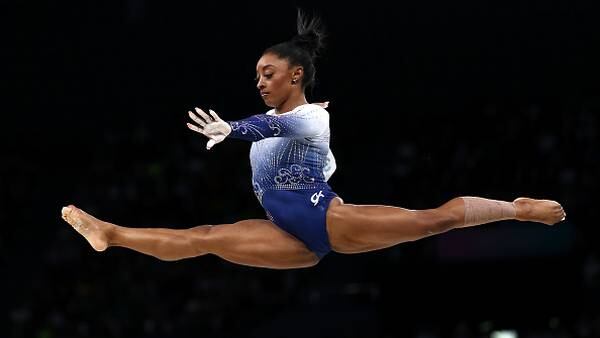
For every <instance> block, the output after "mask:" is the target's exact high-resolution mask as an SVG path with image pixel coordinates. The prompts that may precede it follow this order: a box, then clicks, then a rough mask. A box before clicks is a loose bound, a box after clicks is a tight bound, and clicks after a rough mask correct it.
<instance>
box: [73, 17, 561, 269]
mask: <svg viewBox="0 0 600 338" xmlns="http://www.w3.org/2000/svg"><path fill="white" fill-rule="evenodd" d="M297 28H298V29H297V30H298V34H297V35H296V36H294V37H293V38H292V39H290V40H289V41H285V42H282V43H279V44H276V45H274V46H271V47H269V48H267V49H266V50H265V51H264V53H263V54H262V55H261V57H260V59H259V60H258V62H257V64H256V76H257V78H256V80H257V88H258V91H259V93H260V96H261V98H262V99H263V100H264V102H265V104H266V105H267V106H268V107H270V108H272V109H270V110H269V111H267V112H266V113H264V114H258V115H254V116H251V117H248V118H246V119H243V120H239V121H224V120H222V119H221V117H219V116H218V115H217V113H215V112H214V111H212V110H209V111H208V113H206V112H204V111H203V110H201V109H199V108H195V112H192V111H190V112H188V113H189V116H190V118H191V120H190V123H188V124H187V126H188V128H189V129H191V130H193V131H195V132H198V133H200V134H202V135H204V136H206V137H207V138H208V141H207V145H206V148H207V149H211V148H212V147H213V146H215V145H216V144H219V143H221V142H223V141H224V140H227V139H230V138H236V139H241V140H245V141H250V142H252V146H251V148H250V162H251V167H252V187H253V189H254V192H255V194H256V197H257V198H258V201H259V202H260V204H261V205H262V207H263V208H264V210H265V212H266V219H248V220H241V221H239V222H236V223H232V224H215V225H200V226H195V227H192V228H189V229H167V228H130V227H123V226H119V225H116V224H112V223H109V222H104V221H102V220H99V219H97V218H95V217H94V216H92V215H90V214H88V213H86V212H85V211H83V210H81V209H79V208H77V207H76V206H74V205H69V206H66V207H64V208H62V218H63V219H64V220H65V221H66V222H68V223H69V224H70V225H71V226H72V227H73V228H74V229H75V230H77V232H79V233H80V234H81V235H83V237H85V239H86V240H87V241H88V242H89V244H90V245H91V246H92V248H94V249H95V250H96V251H104V250H106V249H107V248H108V247H111V246H120V247H125V248H129V249H132V250H135V251H138V252H141V253H144V254H147V255H151V256H154V257H157V258H159V259H161V260H167V261H171V260H179V259H183V258H191V257H197V256H202V255H207V254H213V255H217V256H219V257H221V258H222V259H225V260H227V261H230V262H234V263H237V264H243V265H249V266H255V267H264V268H272V269H293V268H304V267H310V266H314V265H316V264H317V263H318V262H319V261H320V259H321V258H323V256H325V255H326V254H327V253H328V252H330V251H332V250H333V251H335V252H339V253H344V254H352V253H360V252H366V251H372V250H378V249H383V248H388V247H391V246H394V245H397V244H400V243H403V242H407V241H415V240H419V239H421V238H425V237H428V236H432V235H436V234H441V233H443V232H446V231H449V230H451V229H455V228H463V227H470V226H475V225H479V224H485V223H490V222H496V221H501V220H511V219H512V220H519V221H532V222H539V223H544V224H547V225H553V224H555V223H558V222H560V221H562V220H564V219H565V216H566V215H565V212H564V211H563V208H562V207H561V205H560V204H559V203H557V202H555V201H552V200H545V199H532V198H523V197H521V198H517V199H515V200H514V201H512V202H508V201H498V200H492V199H486V198H481V197H471V196H470V197H457V198H454V199H452V200H450V201H448V202H446V203H444V204H443V205H441V206H439V207H437V208H433V209H426V210H409V209H404V208H400V207H394V206H383V205H354V204H348V203H344V202H343V201H342V199H341V198H340V197H338V196H337V195H336V194H335V193H334V192H333V190H332V189H331V187H330V186H329V185H328V183H327V181H328V179H329V178H330V177H331V175H332V174H333V172H334V171H335V169H336V162H335V159H334V157H333V154H332V153H331V150H330V149H329V137H330V133H329V113H328V112H327V110H326V109H325V108H327V105H326V104H310V103H308V102H307V100H306V96H305V90H306V88H307V87H309V86H311V84H313V82H314V81H315V59H316V57H317V56H318V53H319V51H320V50H321V48H322V47H323V38H324V35H323V30H322V26H321V25H320V22H319V19H318V18H317V17H313V18H307V17H306V16H305V15H303V14H302V12H300V11H299V12H298V19H297Z"/></svg>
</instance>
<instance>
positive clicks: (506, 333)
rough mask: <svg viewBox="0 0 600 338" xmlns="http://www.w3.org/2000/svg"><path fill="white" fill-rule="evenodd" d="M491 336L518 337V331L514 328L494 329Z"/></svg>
mask: <svg viewBox="0 0 600 338" xmlns="http://www.w3.org/2000/svg"><path fill="white" fill-rule="evenodd" d="M490 338H517V331H513V330H502V331H492V333H491V334H490Z"/></svg>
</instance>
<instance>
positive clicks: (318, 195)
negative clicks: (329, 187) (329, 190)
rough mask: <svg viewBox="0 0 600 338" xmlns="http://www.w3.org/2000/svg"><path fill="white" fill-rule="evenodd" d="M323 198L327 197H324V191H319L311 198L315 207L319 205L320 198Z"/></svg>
mask: <svg viewBox="0 0 600 338" xmlns="http://www.w3.org/2000/svg"><path fill="white" fill-rule="evenodd" d="M321 197H325V195H323V190H319V192H316V193H314V194H313V195H312V196H311V197H310V201H311V202H313V205H314V206H315V207H316V206H317V203H319V198H321Z"/></svg>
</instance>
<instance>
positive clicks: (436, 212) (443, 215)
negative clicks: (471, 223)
mask: <svg viewBox="0 0 600 338" xmlns="http://www.w3.org/2000/svg"><path fill="white" fill-rule="evenodd" d="M428 218H429V219H428V221H427V224H428V226H427V227H428V232H429V233H431V234H440V233H444V232H447V231H450V230H452V229H454V228H456V227H457V226H458V225H459V224H460V221H461V217H460V215H459V214H457V213H455V212H453V211H452V210H449V209H447V208H443V207H440V208H437V209H433V210H431V212H430V213H429V215H428Z"/></svg>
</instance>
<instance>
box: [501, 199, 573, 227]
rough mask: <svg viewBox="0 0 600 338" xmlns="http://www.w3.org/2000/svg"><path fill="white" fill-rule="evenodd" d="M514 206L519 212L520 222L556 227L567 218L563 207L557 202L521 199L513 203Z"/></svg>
mask: <svg viewBox="0 0 600 338" xmlns="http://www.w3.org/2000/svg"><path fill="white" fill-rule="evenodd" d="M513 204H514V205H515V209H516V211H517V217H516V218H517V219H518V220H519V221H531V222H540V223H544V224H548V225H554V224H556V223H558V222H560V221H563V220H564V219H565V217H567V214H566V213H565V211H564V210H563V208H562V206H561V205H560V204H559V203H558V202H555V201H550V200H536V199H533V198H526V197H519V198H517V199H516V200H514V201H513Z"/></svg>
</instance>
